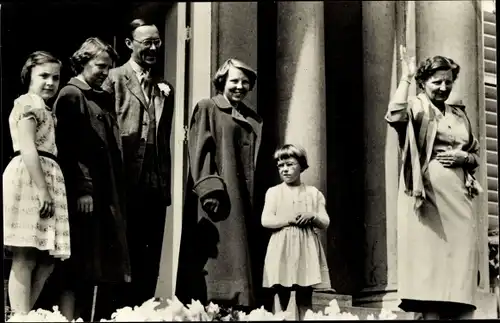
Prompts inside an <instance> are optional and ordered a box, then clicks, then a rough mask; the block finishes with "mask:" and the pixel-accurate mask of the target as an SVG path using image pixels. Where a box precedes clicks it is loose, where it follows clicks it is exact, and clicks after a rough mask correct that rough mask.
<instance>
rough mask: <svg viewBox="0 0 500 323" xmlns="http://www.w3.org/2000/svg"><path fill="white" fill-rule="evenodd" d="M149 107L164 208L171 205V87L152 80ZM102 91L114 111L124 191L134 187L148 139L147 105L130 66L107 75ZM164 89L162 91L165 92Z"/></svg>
mask: <svg viewBox="0 0 500 323" xmlns="http://www.w3.org/2000/svg"><path fill="white" fill-rule="evenodd" d="M152 86H153V88H152V91H151V97H150V101H149V105H154V108H155V115H156V117H155V118H156V124H157V126H156V138H157V140H156V143H157V153H158V159H157V160H158V164H159V169H160V174H159V177H160V185H161V190H162V192H163V196H164V198H165V202H166V205H170V203H171V193H170V176H171V154H170V131H171V128H172V116H173V111H174V91H173V87H172V86H171V85H170V84H169V83H167V82H165V81H162V80H161V79H158V78H155V77H153V80H152ZM102 87H103V89H104V90H105V91H108V92H110V93H112V94H113V95H114V97H115V109H116V116H117V119H118V124H119V126H120V135H121V139H122V145H123V159H124V163H125V171H126V177H127V188H128V191H130V190H132V191H133V189H134V188H136V187H137V185H138V183H139V180H140V178H141V171H142V165H143V161H144V153H145V151H146V142H147V138H148V129H149V126H150V122H151V120H150V118H149V114H148V108H149V105H148V103H147V100H146V98H145V96H144V93H143V91H142V88H141V85H140V83H139V80H138V79H137V76H136V74H135V72H134V70H133V69H132V66H131V65H130V63H128V62H127V63H126V64H124V65H122V66H120V67H117V68H114V69H112V70H110V71H109V75H108V78H107V79H106V81H105V82H104V84H103V86H102ZM165 89H166V91H165Z"/></svg>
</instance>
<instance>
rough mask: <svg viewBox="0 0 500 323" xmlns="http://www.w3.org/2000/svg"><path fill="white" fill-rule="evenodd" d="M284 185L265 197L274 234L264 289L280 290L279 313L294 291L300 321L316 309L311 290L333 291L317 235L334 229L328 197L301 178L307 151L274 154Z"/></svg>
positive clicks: (265, 217)
mask: <svg viewBox="0 0 500 323" xmlns="http://www.w3.org/2000/svg"><path fill="white" fill-rule="evenodd" d="M274 159H275V160H276V162H277V166H278V171H279V174H280V177H281V178H282V180H283V182H282V183H281V184H279V185H276V186H274V187H271V188H270V189H269V190H268V191H267V192H266V197H265V205H264V210H263V212H262V225H263V226H264V227H266V228H269V229H273V230H274V232H273V234H272V236H271V238H270V240H269V245H268V247H267V253H266V258H265V263H264V277H263V286H264V287H272V288H274V289H275V290H276V293H277V296H278V298H279V301H280V305H281V308H283V309H285V308H287V305H288V303H289V301H290V296H291V292H292V291H295V299H296V303H297V304H296V305H297V308H298V312H299V313H298V314H299V317H300V319H303V317H304V314H305V312H306V311H307V310H308V309H310V308H311V307H312V292H313V289H315V288H317V289H328V288H330V277H329V273H328V265H327V261H326V256H325V252H324V250H323V247H322V245H321V242H320V239H319V235H318V233H319V232H318V230H324V229H326V228H327V227H328V225H329V224H330V219H329V217H328V214H327V212H326V208H325V197H324V196H323V194H322V193H321V192H320V191H319V190H318V189H317V188H316V187H314V186H309V185H305V184H304V183H302V181H301V179H300V175H301V173H302V172H303V171H305V170H306V169H307V168H308V167H309V166H308V163H307V156H306V152H305V150H304V149H302V148H300V147H297V146H295V145H289V144H288V145H284V146H283V147H282V148H280V149H278V150H277V151H276V152H275V154H274Z"/></svg>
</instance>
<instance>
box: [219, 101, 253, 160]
mask: <svg viewBox="0 0 500 323" xmlns="http://www.w3.org/2000/svg"><path fill="white" fill-rule="evenodd" d="M212 100H213V101H214V102H215V104H216V105H217V107H218V108H219V109H220V110H223V111H224V110H225V111H228V112H229V110H231V116H232V117H233V119H235V120H239V121H241V122H245V123H247V124H249V125H250V126H251V127H252V130H253V132H254V133H255V136H256V139H255V154H254V156H255V157H254V163H257V157H258V153H259V148H260V143H261V140H262V118H261V117H260V116H259V115H258V114H257V112H255V111H254V110H253V109H251V108H249V107H248V106H247V105H245V104H244V103H243V102H240V104H238V110H236V109H235V108H234V107H233V106H232V105H231V104H230V103H229V101H228V100H227V99H226V98H225V97H224V96H223V95H222V94H218V95H216V96H214V97H213V98H212Z"/></svg>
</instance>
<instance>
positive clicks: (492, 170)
mask: <svg viewBox="0 0 500 323" xmlns="http://www.w3.org/2000/svg"><path fill="white" fill-rule="evenodd" d="M486 170H487V172H488V177H496V178H498V165H496V164H486Z"/></svg>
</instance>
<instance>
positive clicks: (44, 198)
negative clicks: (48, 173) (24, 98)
mask: <svg viewBox="0 0 500 323" xmlns="http://www.w3.org/2000/svg"><path fill="white" fill-rule="evenodd" d="M36 122H37V121H36V120H35V118H33V117H28V118H23V119H21V120H19V122H18V128H19V133H20V134H21V135H20V136H19V150H20V152H21V158H22V159H23V162H24V164H25V165H26V169H27V170H28V173H29V174H30V177H31V178H32V179H33V181H34V182H35V185H36V187H37V188H38V190H39V192H40V202H41V204H42V205H41V211H40V215H41V216H46V215H47V216H50V215H51V214H52V210H53V200H52V197H51V196H50V193H49V190H48V188H47V183H46V182H45V176H44V174H43V170H42V165H41V164H40V158H39V156H38V151H37V150H36V146H35V133H36Z"/></svg>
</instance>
